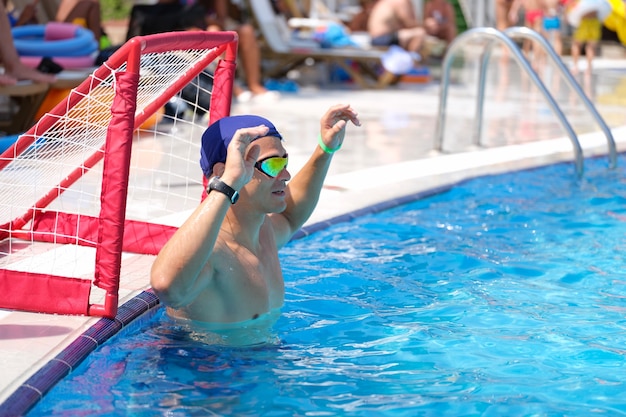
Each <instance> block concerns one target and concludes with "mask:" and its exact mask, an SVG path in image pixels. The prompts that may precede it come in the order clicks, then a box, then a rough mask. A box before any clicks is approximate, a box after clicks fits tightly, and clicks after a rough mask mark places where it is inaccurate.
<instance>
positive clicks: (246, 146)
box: [221, 125, 269, 191]
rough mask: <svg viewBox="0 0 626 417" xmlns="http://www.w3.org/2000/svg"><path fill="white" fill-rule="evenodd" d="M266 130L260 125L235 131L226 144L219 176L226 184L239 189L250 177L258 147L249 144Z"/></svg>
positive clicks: (260, 136) (266, 128) (263, 134)
mask: <svg viewBox="0 0 626 417" xmlns="http://www.w3.org/2000/svg"><path fill="white" fill-rule="evenodd" d="M268 131H269V128H268V127H267V126H264V125H260V126H256V127H249V128H245V129H239V130H237V131H236V132H235V135H234V136H233V139H232V140H231V141H230V144H229V145H228V150H227V152H226V164H225V168H224V174H223V175H222V176H221V177H222V180H224V182H226V184H228V185H230V186H231V187H233V188H234V189H235V190H237V191H239V190H241V188H243V186H244V185H246V184H247V183H248V182H249V181H250V180H251V179H252V175H253V174H254V164H255V163H256V161H257V159H258V157H259V152H260V149H259V147H258V146H255V145H252V146H250V144H251V143H252V141H253V140H255V139H257V138H262V137H264V136H265V135H266V134H267V132H268Z"/></svg>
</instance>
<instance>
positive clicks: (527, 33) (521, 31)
mask: <svg viewBox="0 0 626 417" xmlns="http://www.w3.org/2000/svg"><path fill="white" fill-rule="evenodd" d="M504 33H505V34H506V35H507V36H509V37H511V38H518V37H519V38H523V39H530V40H534V41H536V42H537V43H539V44H540V45H541V46H542V47H543V49H544V50H545V51H546V52H547V53H548V55H549V56H550V58H551V59H552V62H554V64H555V65H556V67H557V68H558V69H559V71H561V74H562V75H563V77H564V78H565V81H566V82H567V83H568V84H569V86H570V87H571V88H572V89H573V90H574V91H575V92H576V94H578V97H580V99H581V101H582V102H583V103H584V105H585V107H587V110H589V112H590V113H591V115H592V116H593V118H594V119H596V122H598V125H600V128H601V129H602V131H603V132H604V135H605V136H606V140H607V144H608V147H609V167H610V168H615V167H616V166H617V150H616V148H615V139H614V138H613V133H612V132H611V129H610V128H609V126H608V125H607V124H606V122H605V121H604V119H603V118H602V116H600V113H598V110H597V109H596V107H595V106H594V105H593V103H592V102H591V100H589V97H587V94H585V92H584V91H583V89H582V88H580V85H579V84H578V83H577V82H576V79H575V78H574V76H573V75H572V74H571V73H570V71H569V70H568V69H567V67H566V66H565V64H563V61H562V60H561V58H560V57H559V55H558V54H557V53H556V51H555V50H554V48H553V47H552V45H550V43H549V42H548V41H547V40H546V38H544V37H543V36H541V35H540V34H539V33H537V32H536V31H534V30H532V29H529V28H527V27H523V26H515V27H511V28H508V29H506V30H505V31H504ZM483 95H484V94H483Z"/></svg>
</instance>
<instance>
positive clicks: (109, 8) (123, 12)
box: [100, 0, 133, 22]
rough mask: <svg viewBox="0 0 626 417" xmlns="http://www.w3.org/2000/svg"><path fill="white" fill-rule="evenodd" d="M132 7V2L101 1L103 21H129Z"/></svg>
mask: <svg viewBox="0 0 626 417" xmlns="http://www.w3.org/2000/svg"><path fill="white" fill-rule="evenodd" d="M132 7H133V1H132V0H101V1H100V9H101V12H102V21H103V22H106V21H107V20H123V19H127V18H128V17H129V15H130V9H131V8H132Z"/></svg>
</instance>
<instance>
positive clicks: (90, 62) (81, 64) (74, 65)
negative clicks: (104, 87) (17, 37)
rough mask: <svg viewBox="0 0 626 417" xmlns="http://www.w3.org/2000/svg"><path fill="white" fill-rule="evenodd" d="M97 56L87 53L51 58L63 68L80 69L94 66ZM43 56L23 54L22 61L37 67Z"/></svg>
mask: <svg viewBox="0 0 626 417" xmlns="http://www.w3.org/2000/svg"><path fill="white" fill-rule="evenodd" d="M96 58H97V56H95V55H86V56H61V57H56V56H55V57H52V58H51V59H52V60H53V61H54V62H56V63H57V64H59V65H60V66H62V67H63V69H78V68H89V67H93V66H94V63H95V62H96ZM42 59H43V57H42V56H21V57H20V61H22V63H23V64H24V65H27V66H29V67H31V68H37V66H38V65H39V63H40V62H41V60H42Z"/></svg>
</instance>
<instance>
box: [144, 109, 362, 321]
mask: <svg viewBox="0 0 626 417" xmlns="http://www.w3.org/2000/svg"><path fill="white" fill-rule="evenodd" d="M348 122H352V123H353V124H354V125H355V126H360V125H361V122H360V121H359V118H358V115H357V113H356V112H355V111H354V110H353V109H352V107H350V106H349V105H335V106H333V107H331V108H330V109H329V110H328V111H327V112H326V113H325V114H324V115H323V116H322V118H321V121H320V128H321V131H320V136H319V141H318V146H317V147H316V148H315V150H314V151H313V154H312V155H311V157H310V158H309V160H308V161H307V163H306V164H305V165H304V166H303V168H302V169H301V170H300V171H299V172H298V173H297V174H296V175H295V176H294V177H293V179H291V174H290V173H289V172H288V171H287V160H288V155H287V151H286V150H285V148H284V146H283V142H282V136H281V135H280V133H278V131H277V130H276V128H275V127H274V125H273V124H272V123H271V122H270V121H268V120H266V119H264V118H262V117H259V116H231V117H225V118H223V119H221V120H219V121H217V122H215V123H213V124H212V125H211V126H209V127H208V128H207V130H206V131H205V132H204V134H203V135H202V149H201V159H200V165H201V167H202V170H203V172H204V175H205V176H206V178H207V179H209V186H208V187H207V192H208V196H207V197H206V198H205V199H204V201H203V202H202V203H201V204H200V205H199V206H198V207H197V208H196V210H195V211H194V212H193V213H192V214H191V216H190V217H189V218H188V219H187V220H186V221H185V222H184V224H183V225H182V226H181V227H180V228H179V229H178V231H177V232H176V233H175V234H174V235H173V236H172V238H171V239H170V240H169V241H168V242H167V244H166V245H165V246H164V247H163V249H162V250H161V252H160V253H159V255H158V256H157V258H156V260H155V262H154V264H153V266H152V271H151V285H152V287H153V289H154V290H155V292H156V294H157V295H158V296H159V298H160V300H161V301H162V302H163V303H164V304H165V305H166V306H168V313H169V314H171V315H172V316H174V317H177V318H186V319H191V320H196V321H202V322H208V323H215V324H219V325H222V324H223V325H224V326H229V325H235V324H236V323H240V322H245V321H249V320H256V319H258V318H259V317H261V316H262V315H264V314H265V313H269V312H272V311H275V310H278V309H279V308H280V307H282V305H283V300H284V283H283V276H282V272H281V268H280V263H279V260H278V250H279V249H280V248H281V247H283V246H284V245H285V244H286V243H287V242H288V241H289V240H290V239H291V237H292V236H293V235H294V233H296V231H297V230H298V229H299V228H300V227H302V225H303V224H304V223H305V221H306V220H307V219H308V218H309V216H310V215H311V214H312V212H313V209H314V208H315V206H316V204H317V201H318V199H319V195H320V192H321V189H322V185H323V182H324V178H325V177H326V174H327V172H328V168H329V166H330V162H331V160H332V156H333V153H334V152H335V151H336V150H338V149H339V148H340V147H341V145H342V143H343V140H344V136H345V130H346V126H347V124H348Z"/></svg>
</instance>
